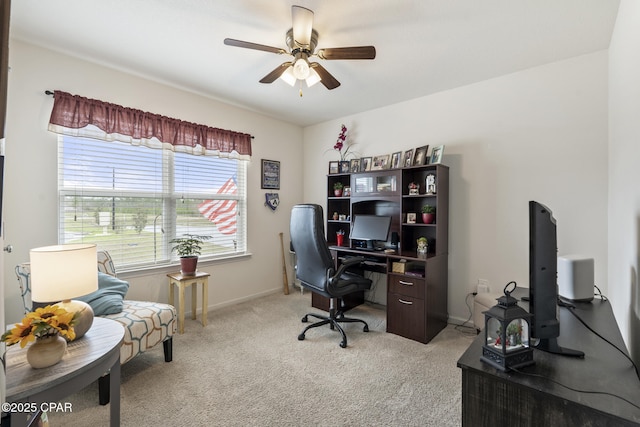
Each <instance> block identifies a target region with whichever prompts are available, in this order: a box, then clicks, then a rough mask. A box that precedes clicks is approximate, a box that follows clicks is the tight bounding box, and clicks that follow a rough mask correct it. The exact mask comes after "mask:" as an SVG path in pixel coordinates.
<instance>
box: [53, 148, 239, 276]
mask: <svg viewBox="0 0 640 427" xmlns="http://www.w3.org/2000/svg"><path fill="white" fill-rule="evenodd" d="M58 141H59V150H58V151H59V156H58V177H59V239H58V240H59V242H60V243H79V242H83V243H95V244H97V245H98V248H99V249H101V250H107V251H109V253H110V254H111V256H112V257H113V259H114V262H115V263H116V266H117V267H118V268H121V269H134V268H137V267H144V266H152V265H163V264H170V263H174V262H176V260H177V256H176V254H175V253H171V247H172V244H171V243H170V241H171V240H172V239H173V238H175V237H182V236H183V235H185V234H196V235H206V236H211V237H212V238H211V239H209V240H207V241H206V242H205V244H204V245H203V248H202V254H201V258H207V257H211V258H215V257H228V256H233V255H239V254H244V253H245V252H246V247H247V243H246V174H247V162H246V161H243V160H238V159H230V158H218V157H214V156H195V155H192V154H186V153H178V152H173V151H170V150H162V149H151V148H147V147H144V146H135V145H131V144H129V143H122V142H113V141H110V142H106V141H100V140H93V139H86V138H78V137H71V136H60V137H59V140H58Z"/></svg>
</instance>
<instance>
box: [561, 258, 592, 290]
mask: <svg viewBox="0 0 640 427" xmlns="http://www.w3.org/2000/svg"><path fill="white" fill-rule="evenodd" d="M593 264H594V263H593V258H587V257H585V256H583V255H563V256H559V257H558V293H559V294H560V296H562V297H564V298H567V299H570V300H573V301H591V300H593V286H594V285H595V282H594V273H593V271H594V268H593Z"/></svg>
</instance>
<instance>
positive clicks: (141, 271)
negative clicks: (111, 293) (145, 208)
mask: <svg viewBox="0 0 640 427" xmlns="http://www.w3.org/2000/svg"><path fill="white" fill-rule="evenodd" d="M251 256H252V254H251V253H250V252H246V253H244V254H240V255H231V256H225V257H220V258H200V259H199V260H198V266H199V267H208V266H214V265H218V264H226V263H230V262H240V261H245V260H246V259H248V258H250V257H251ZM179 270H180V263H179V262H178V263H173V264H163V265H154V266H149V267H138V268H132V269H125V268H122V269H118V268H116V271H117V274H118V277H119V278H120V279H127V278H132V277H142V276H149V275H152V274H168V273H175V272H176V271H179Z"/></svg>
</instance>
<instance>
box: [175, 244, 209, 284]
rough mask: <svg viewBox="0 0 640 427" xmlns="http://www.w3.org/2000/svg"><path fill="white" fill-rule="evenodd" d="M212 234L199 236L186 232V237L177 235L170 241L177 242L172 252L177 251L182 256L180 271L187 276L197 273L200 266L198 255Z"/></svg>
mask: <svg viewBox="0 0 640 427" xmlns="http://www.w3.org/2000/svg"><path fill="white" fill-rule="evenodd" d="M209 239H211V236H199V235H197V234H185V235H184V237H177V238H175V239H173V240H171V242H170V243H175V245H174V246H173V247H172V248H171V252H176V253H177V254H178V256H179V257H180V271H181V273H182V274H183V275H185V276H193V275H195V274H196V268H197V266H198V255H200V253H201V251H202V244H203V243H204V241H205V240H209Z"/></svg>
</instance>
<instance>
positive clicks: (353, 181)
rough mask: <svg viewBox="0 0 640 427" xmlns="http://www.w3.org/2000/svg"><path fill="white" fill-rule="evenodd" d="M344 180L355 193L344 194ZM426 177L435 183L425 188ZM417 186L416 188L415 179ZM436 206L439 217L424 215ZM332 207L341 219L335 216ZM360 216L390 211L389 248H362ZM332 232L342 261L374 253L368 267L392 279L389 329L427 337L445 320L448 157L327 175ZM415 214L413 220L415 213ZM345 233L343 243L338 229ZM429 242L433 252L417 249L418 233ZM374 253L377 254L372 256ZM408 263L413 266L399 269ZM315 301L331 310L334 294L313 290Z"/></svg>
mask: <svg viewBox="0 0 640 427" xmlns="http://www.w3.org/2000/svg"><path fill="white" fill-rule="evenodd" d="M337 182H340V183H341V184H342V186H343V187H345V188H347V187H348V188H349V192H348V193H346V194H345V191H344V189H343V194H342V195H340V196H338V195H336V194H335V193H334V187H335V184H336V183H337ZM427 182H429V183H430V184H432V185H433V187H431V186H430V188H429V190H433V189H434V187H435V191H429V192H428V191H427ZM411 183H415V184H418V185H419V189H418V190H417V191H410V184H411ZM426 204H429V205H431V206H433V207H435V208H436V219H435V222H433V223H429V224H427V223H424V222H423V221H422V214H421V210H422V206H424V205H426ZM334 214H335V216H336V218H334ZM357 215H385V216H391V218H392V219H391V227H390V230H389V237H388V241H387V242H384V246H385V248H387V249H393V250H394V252H393V253H387V252H384V251H363V250H360V249H358V246H357V245H356V242H354V241H352V240H351V239H350V238H349V233H350V230H351V225H352V224H351V223H352V220H353V218H354V217H356V216H357ZM325 216H326V233H327V236H326V237H327V242H329V245H330V249H331V252H332V254H333V256H334V260H335V263H336V268H337V267H338V265H339V263H340V259H341V258H343V257H344V256H354V255H355V256H363V257H366V258H368V259H369V261H368V262H366V263H364V264H363V265H361V268H362V269H363V270H369V271H374V272H378V273H385V274H386V278H387V332H389V333H393V334H396V335H400V336H403V337H405V338H409V339H412V340H415V341H419V342H422V343H427V342H429V341H430V340H431V339H433V337H435V336H436V335H437V334H438V332H440V331H441V330H442V329H443V328H444V327H446V325H447V318H448V312H447V294H448V290H447V287H448V250H449V243H448V241H449V237H448V235H449V234H448V227H449V167H447V166H445V165H442V164H431V165H424V166H413V167H407V168H402V169H383V170H378V171H367V172H360V173H351V174H331V175H328V176H327V209H326V213H325ZM413 217H414V218H415V220H412V218H413ZM339 232H342V233H344V237H343V243H342V245H341V246H338V244H337V238H336V236H337V233H339ZM419 237H425V238H426V239H427V241H428V251H427V254H424V255H418V254H417V239H418V238H419ZM371 259H375V260H376V261H375V262H372V261H371ZM399 265H404V266H407V268H410V269H411V271H402V269H398V268H394V267H397V266H399ZM363 300H364V298H363V294H356V295H354V296H353V297H352V298H350V299H349V300H346V301H345V307H346V308H347V309H350V308H353V307H354V306H356V305H358V304H360V303H362V302H363ZM312 305H313V306H314V307H316V308H319V309H322V310H328V307H329V303H328V299H327V298H324V297H322V296H321V295H317V294H313V296H312Z"/></svg>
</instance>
